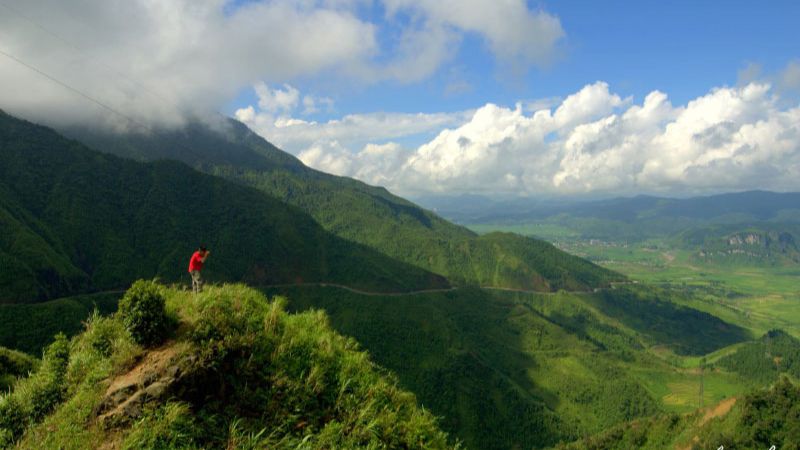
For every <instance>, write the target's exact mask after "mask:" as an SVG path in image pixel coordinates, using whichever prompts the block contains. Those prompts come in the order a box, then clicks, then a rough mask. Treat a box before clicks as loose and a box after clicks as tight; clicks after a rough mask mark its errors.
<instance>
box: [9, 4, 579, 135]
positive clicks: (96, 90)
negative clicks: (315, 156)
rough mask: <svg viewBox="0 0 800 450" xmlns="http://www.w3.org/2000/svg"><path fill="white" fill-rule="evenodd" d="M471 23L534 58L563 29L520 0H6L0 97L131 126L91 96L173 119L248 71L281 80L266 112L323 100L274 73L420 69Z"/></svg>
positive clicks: (473, 29) (257, 77) (507, 52)
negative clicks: (382, 13)
mask: <svg viewBox="0 0 800 450" xmlns="http://www.w3.org/2000/svg"><path fill="white" fill-rule="evenodd" d="M379 10H386V11H389V13H388V14H387V16H386V17H376V16H375V14H374V12H375V11H379ZM400 14H406V15H410V16H413V18H412V19H410V20H401V19H399V18H398V15H400ZM503 22H505V24H503ZM467 33H476V34H477V35H479V36H482V37H483V38H484V39H485V40H486V42H488V44H489V45H488V47H489V50H490V51H492V52H494V54H495V55H496V56H497V58H498V59H499V60H504V59H508V58H512V59H515V60H517V61H519V62H520V63H522V64H523V65H525V66H527V65H528V64H538V63H542V62H543V61H544V59H545V58H546V57H547V55H549V54H551V53H552V51H553V49H554V47H555V45H556V42H557V41H558V40H559V39H560V38H561V36H562V35H563V34H564V33H563V30H562V29H561V26H560V23H559V21H558V19H557V18H556V17H555V16H552V15H549V14H546V13H544V12H540V11H534V10H531V9H529V8H528V7H527V5H526V2H525V1H524V0H507V1H503V2H495V1H492V0H471V1H466V2H455V1H447V2H442V3H441V4H440V3H439V2H431V1H423V0H419V1H397V0H253V1H247V2H232V1H230V0H159V1H152V0H104V1H97V0H72V1H62V0H40V1H27V0H4V1H3V2H2V3H0V50H2V51H3V52H5V53H7V54H8V55H11V56H4V55H0V86H3V89H0V108H3V109H5V110H7V111H9V112H10V113H12V114H16V115H20V116H23V117H26V118H29V119H32V120H37V121H43V122H45V123H49V124H52V125H71V124H95V125H97V124H103V123H105V124H106V125H113V126H117V127H122V128H126V127H127V128H130V127H131V126H134V128H135V125H136V124H135V123H131V120H128V119H123V118H122V117H120V115H115V114H113V113H112V114H110V112H109V110H107V109H103V108H102V107H100V106H98V105H97V104H96V103H93V102H92V101H90V100H87V98H86V97H90V98H92V99H95V100H97V101H98V102H100V103H102V104H104V105H106V106H108V107H109V108H110V109H112V110H116V111H119V112H120V113H121V115H123V116H127V117H129V118H130V119H133V122H139V123H146V124H154V123H155V124H159V125H173V124H180V123H182V122H183V121H184V120H185V119H186V118H187V117H188V116H195V115H203V114H207V113H213V112H216V111H218V110H219V109H220V108H221V107H222V106H223V105H225V104H227V103H228V102H229V101H230V100H231V99H232V98H234V97H235V96H236V95H237V94H238V93H239V92H240V91H241V90H242V89H244V88H246V87H247V86H251V85H253V84H254V83H256V86H257V89H258V88H259V87H260V88H264V89H267V88H266V86H267V85H270V86H273V85H276V84H277V85H279V86H278V87H277V88H273V90H271V91H265V92H262V94H263V95H262V96H261V102H262V104H261V109H262V110H264V111H268V112H271V113H273V114H282V113H284V112H285V111H286V110H289V109H293V108H295V107H296V106H297V105H298V104H302V105H303V107H304V111H305V112H306V114H313V113H315V112H319V111H325V110H328V109H330V105H331V101H330V99H329V98H327V97H319V98H315V97H299V96H298V94H297V93H296V92H295V91H293V88H291V87H290V86H289V85H281V84H283V83H286V82H291V81H292V80H295V79H301V78H303V77H314V76H318V77H319V76H325V77H326V78H334V79H336V80H337V81H342V80H344V81H348V82H351V83H352V82H355V83H361V82H364V81H366V82H371V83H379V82H383V81H387V80H392V81H401V82H415V81H420V80H423V79H425V78H426V77H429V76H430V75H432V74H433V73H435V72H436V71H438V70H439V69H440V68H441V67H442V66H443V65H444V64H446V63H448V62H449V61H451V60H452V59H453V58H454V55H456V54H457V53H458V50H459V45H460V43H461V41H462V38H463V36H465V35H466V34H467ZM14 58H16V59H17V60H18V61H17V60H14ZM23 63H24V64H23ZM25 64H27V65H29V66H32V67H34V68H36V70H39V71H41V72H44V73H45V74H47V75H48V76H49V77H51V78H55V79H57V80H59V82H60V84H59V83H56V82H54V81H53V80H51V79H48V77H46V76H43V75H42V74H38V73H36V72H35V71H34V70H33V69H31V68H30V67H26V66H25ZM259 82H263V83H264V84H258V83H259ZM64 84H65V85H68V86H70V88H71V89H70V88H65V86H64ZM75 91H78V92H75Z"/></svg>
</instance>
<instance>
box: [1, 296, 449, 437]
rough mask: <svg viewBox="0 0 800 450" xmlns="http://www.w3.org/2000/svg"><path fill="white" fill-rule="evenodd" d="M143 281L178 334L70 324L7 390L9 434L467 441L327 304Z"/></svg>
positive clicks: (4, 406) (110, 321)
mask: <svg viewBox="0 0 800 450" xmlns="http://www.w3.org/2000/svg"><path fill="white" fill-rule="evenodd" d="M132 292H134V293H135V295H134V294H133V293H132ZM142 295H156V296H163V297H162V298H163V299H164V300H165V304H166V308H165V311H164V309H162V312H161V313H160V314H162V315H165V317H166V318H167V319H166V322H165V323H167V324H171V325H170V328H169V330H167V331H169V332H170V333H171V336H169V337H168V340H167V341H165V342H164V343H163V344H157V346H155V347H152V348H143V347H142V346H140V345H139V344H137V343H136V342H138V338H137V336H139V334H137V333H141V332H142V331H136V330H141V329H140V328H127V327H126V325H125V324H130V323H131V322H130V321H129V320H127V319H126V317H128V316H125V315H122V316H120V315H115V316H111V317H101V316H99V315H95V316H94V317H93V318H92V319H91V320H90V321H89V322H88V323H87V325H86V330H85V332H83V333H81V334H80V335H77V336H76V337H74V338H72V339H71V340H67V339H66V338H65V337H63V335H62V336H59V337H57V339H56V341H55V342H54V343H53V344H51V345H50V346H49V347H48V348H47V350H46V351H45V353H44V357H43V360H42V363H41V365H40V367H39V368H38V370H36V371H35V372H34V373H33V374H32V375H31V376H30V377H27V378H23V379H20V380H19V381H17V382H16V383H15V384H14V388H13V390H12V391H11V392H10V393H8V394H5V395H2V396H0V447H6V446H10V445H12V444H13V443H14V442H16V445H17V448H22V449H26V448H31V449H41V448H61V449H87V448H131V449H133V448H136V449H142V448H152V449H156V448H229V449H252V448H277V449H282V448H285V449H317V448H409V449H412V448H418V449H423V448H425V449H427V448H434V449H435V448H453V447H454V445H453V443H452V442H449V441H448V438H447V435H445V434H444V433H443V432H442V431H440V430H439V429H438V427H437V425H436V421H435V419H434V418H433V416H432V415H431V414H430V413H428V412H426V411H425V410H423V409H421V408H419V407H418V406H417V405H416V400H415V397H414V396H413V395H412V394H409V393H407V392H405V391H403V390H401V389H400V388H398V386H397V382H396V381H395V379H394V377H393V376H392V375H391V374H389V373H388V372H386V371H385V370H383V369H381V368H379V367H378V366H376V365H375V364H373V363H372V362H371V361H370V359H369V357H368V356H367V354H366V353H364V352H363V351H361V350H360V349H359V346H358V344H356V342H355V341H354V340H353V339H351V338H346V337H342V336H341V335H338V334H336V333H335V332H334V331H333V330H331V328H330V326H329V325H328V322H327V319H326V316H325V314H324V313H322V312H315V311H310V312H305V313H301V314H288V313H286V312H284V310H283V305H284V304H285V301H284V300H282V299H279V298H278V299H273V300H272V301H269V300H267V298H266V297H264V296H263V295H261V294H259V293H258V292H256V291H254V290H252V289H250V288H247V287H245V286H242V285H226V286H222V287H212V288H209V289H208V290H207V291H206V292H204V293H203V294H200V295H198V296H194V295H192V294H191V293H187V292H183V291H176V290H172V289H167V288H164V287H161V286H158V285H152V284H149V283H139V284H137V285H135V286H134V289H133V290H132V291H131V292H129V294H128V295H126V298H128V299H132V300H130V301H136V300H135V299H136V298H140V297H141V296H142ZM137 296H139V297H137ZM132 311H134V310H132ZM132 333H133V334H132Z"/></svg>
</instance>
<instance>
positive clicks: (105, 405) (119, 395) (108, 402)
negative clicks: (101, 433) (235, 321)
mask: <svg viewBox="0 0 800 450" xmlns="http://www.w3.org/2000/svg"><path fill="white" fill-rule="evenodd" d="M191 362H192V361H190V360H188V359H186V358H181V357H180V352H179V351H178V349H177V347H176V346H175V345H174V344H172V343H167V344H166V345H165V346H163V347H161V348H160V349H157V350H152V351H150V352H149V353H147V355H145V357H144V358H142V360H141V361H140V362H139V363H138V364H137V365H136V366H135V367H134V368H133V369H131V370H130V371H128V372H127V373H126V374H124V375H120V376H119V377H117V378H115V379H114V380H112V382H111V384H110V385H109V386H108V389H106V393H105V395H104V397H103V401H102V402H101V403H100V405H99V406H98V408H97V410H96V411H95V414H96V416H97V420H98V422H99V423H100V424H101V425H102V426H109V425H113V424H119V423H126V422H130V421H132V420H135V419H137V418H139V417H140V416H141V415H142V411H143V410H144V406H145V404H146V403H148V402H151V401H155V400H160V399H164V398H166V397H168V396H171V395H172V394H174V393H175V389H176V387H177V386H179V385H180V383H181V381H182V380H183V379H184V378H185V377H186V376H187V375H188V374H189V372H188V371H186V370H184V368H185V367H190V366H191Z"/></svg>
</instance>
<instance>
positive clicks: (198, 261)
mask: <svg viewBox="0 0 800 450" xmlns="http://www.w3.org/2000/svg"><path fill="white" fill-rule="evenodd" d="M209 253H211V252H209V251H208V249H206V246H205V245H201V246H200V248H198V249H197V251H196V252H194V253H193V254H192V259H190V260H189V275H191V276H192V291H194V293H195V294H196V293H198V292H203V278H202V277H201V276H200V271H201V270H203V263H205V262H206V258H208V254H209Z"/></svg>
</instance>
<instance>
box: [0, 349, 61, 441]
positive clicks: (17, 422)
mask: <svg viewBox="0 0 800 450" xmlns="http://www.w3.org/2000/svg"><path fill="white" fill-rule="evenodd" d="M69 354H70V351H69V341H68V340H67V337H66V336H65V335H64V334H58V335H56V339H55V341H54V342H53V343H52V344H50V346H49V347H47V349H46V350H45V352H44V356H43V357H42V364H41V366H40V367H39V370H37V371H36V373H34V374H33V375H31V376H30V377H29V378H26V379H24V380H21V381H20V382H19V383H17V384H16V385H15V386H14V391H12V392H11V393H9V394H8V395H5V396H2V397H0V447H2V448H5V447H7V446H10V445H11V444H12V443H13V442H14V441H15V440H16V439H18V438H19V437H20V436H21V435H22V433H23V432H24V431H25V427H26V426H27V425H28V424H30V423H36V422H39V421H40V420H42V419H43V418H44V416H46V415H47V414H48V413H49V412H50V411H52V410H53V409H54V408H55V407H56V406H57V405H58V404H59V403H60V402H61V401H62V400H63V399H64V392H65V383H64V376H65V374H66V372H67V364H68V363H69Z"/></svg>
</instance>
